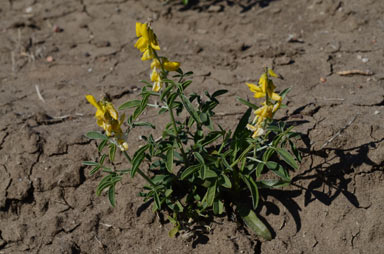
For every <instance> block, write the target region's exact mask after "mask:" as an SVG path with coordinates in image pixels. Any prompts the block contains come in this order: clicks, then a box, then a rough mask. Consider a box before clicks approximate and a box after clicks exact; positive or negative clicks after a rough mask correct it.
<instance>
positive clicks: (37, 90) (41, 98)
mask: <svg viewBox="0 0 384 254" xmlns="http://www.w3.org/2000/svg"><path fill="white" fill-rule="evenodd" d="M35 88H36V93H37V96H38V97H39V99H40V100H41V101H42V102H44V103H45V100H44V98H43V96H41V93H40V90H39V86H38V85H35Z"/></svg>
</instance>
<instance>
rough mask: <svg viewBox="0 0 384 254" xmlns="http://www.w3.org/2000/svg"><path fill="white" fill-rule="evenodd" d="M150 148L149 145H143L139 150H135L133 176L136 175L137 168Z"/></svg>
mask: <svg viewBox="0 0 384 254" xmlns="http://www.w3.org/2000/svg"><path fill="white" fill-rule="evenodd" d="M147 149H148V145H145V146H143V147H141V148H140V149H139V150H137V151H136V152H135V154H134V155H133V159H132V170H131V177H134V176H135V174H136V171H137V169H138V168H139V166H140V164H141V162H142V161H143V160H144V156H145V151H146V150H147Z"/></svg>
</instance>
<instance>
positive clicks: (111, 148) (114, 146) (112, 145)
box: [109, 144, 116, 162]
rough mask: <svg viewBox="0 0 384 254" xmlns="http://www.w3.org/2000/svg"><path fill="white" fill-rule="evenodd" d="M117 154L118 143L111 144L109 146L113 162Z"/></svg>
mask: <svg viewBox="0 0 384 254" xmlns="http://www.w3.org/2000/svg"><path fill="white" fill-rule="evenodd" d="M115 155H116V145H115V144H110V146H109V159H110V161H111V162H113V161H114V160H115Z"/></svg>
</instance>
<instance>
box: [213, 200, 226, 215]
mask: <svg viewBox="0 0 384 254" xmlns="http://www.w3.org/2000/svg"><path fill="white" fill-rule="evenodd" d="M223 212H224V204H223V202H221V201H220V200H218V199H216V200H215V201H214V202H213V213H214V214H218V215H220V214H222V213H223Z"/></svg>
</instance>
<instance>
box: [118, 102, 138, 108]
mask: <svg viewBox="0 0 384 254" xmlns="http://www.w3.org/2000/svg"><path fill="white" fill-rule="evenodd" d="M140 104H141V100H133V101H127V102H126V103H124V104H122V105H120V107H119V110H123V109H127V108H134V107H137V106H139V105H140Z"/></svg>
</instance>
